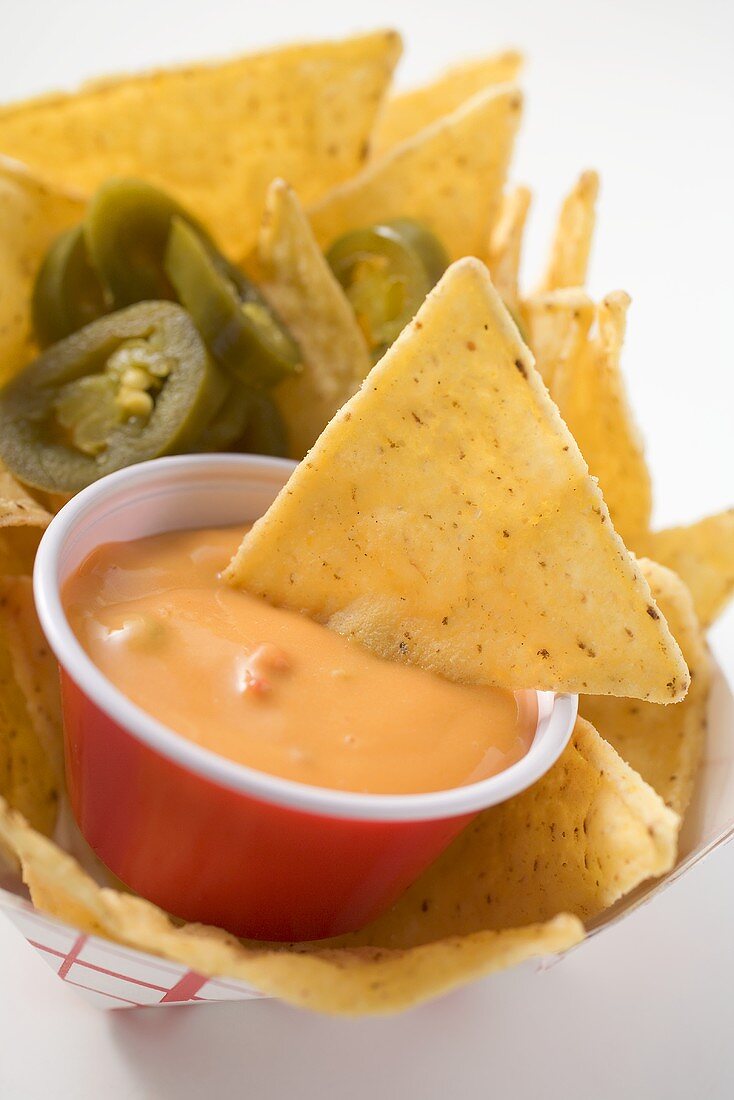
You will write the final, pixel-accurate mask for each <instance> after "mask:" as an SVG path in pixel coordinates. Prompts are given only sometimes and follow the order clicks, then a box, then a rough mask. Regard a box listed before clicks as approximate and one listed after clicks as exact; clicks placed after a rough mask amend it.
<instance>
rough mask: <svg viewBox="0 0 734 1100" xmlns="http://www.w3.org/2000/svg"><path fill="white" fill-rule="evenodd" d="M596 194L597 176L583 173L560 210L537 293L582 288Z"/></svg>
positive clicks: (589, 246)
mask: <svg viewBox="0 0 734 1100" xmlns="http://www.w3.org/2000/svg"><path fill="white" fill-rule="evenodd" d="M598 194H599V176H598V175H597V173H596V172H583V173H582V174H581V175H580V176H579V178H578V181H577V182H576V185H575V186H574V188H573V190H572V191H571V192H570V194H568V195H567V196H566V198H565V200H564V202H563V206H562V207H561V212H560V214H559V216H558V222H557V224H556V234H555V237H554V240H553V244H552V246H551V254H550V259H549V261H548V267H547V269H546V273H545V276H544V278H543V281H542V283H541V285H540V290H560V289H561V288H562V287H566V286H583V285H584V284H585V282H586V272H587V269H588V266H589V255H590V253H591V241H592V238H593V236H594V225H595V224H596V199H597V195H598Z"/></svg>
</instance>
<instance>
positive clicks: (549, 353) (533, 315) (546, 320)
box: [522, 287, 596, 397]
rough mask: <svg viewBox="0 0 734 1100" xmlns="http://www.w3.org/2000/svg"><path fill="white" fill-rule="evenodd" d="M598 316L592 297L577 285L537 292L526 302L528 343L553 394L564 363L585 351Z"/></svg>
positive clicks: (523, 315)
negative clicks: (590, 330)
mask: <svg viewBox="0 0 734 1100" xmlns="http://www.w3.org/2000/svg"><path fill="white" fill-rule="evenodd" d="M595 315H596V307H595V306H594V303H593V302H592V300H591V298H589V297H588V295H587V294H586V293H585V292H584V291H583V290H580V289H579V288H577V287H573V288H568V289H565V290H551V291H547V292H545V293H542V294H533V295H531V297H530V298H526V299H525V301H524V302H523V304H522V319H523V322H524V324H525V328H526V331H527V334H528V345H529V347H530V350H531V351H532V353H533V355H534V356H535V366H536V367H537V368H538V370H539V371H540V374H541V376H542V378H543V381H544V382H545V384H546V386H547V387H548V391H549V392H550V395H551V397H555V383H556V378H557V377H558V375H559V374H561V373H563V364H564V363H565V362H567V361H568V360H571V361H575V360H576V359H577V358H578V357H579V356H580V355H581V354H582V352H583V349H584V348H585V346H586V343H587V340H588V335H589V329H590V328H591V326H592V324H593V322H594V317H595Z"/></svg>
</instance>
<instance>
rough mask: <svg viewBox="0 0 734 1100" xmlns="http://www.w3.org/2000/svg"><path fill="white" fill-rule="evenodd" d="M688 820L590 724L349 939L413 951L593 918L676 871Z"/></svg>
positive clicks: (581, 724)
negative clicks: (562, 918)
mask: <svg viewBox="0 0 734 1100" xmlns="http://www.w3.org/2000/svg"><path fill="white" fill-rule="evenodd" d="M679 826H680V819H679V818H678V816H677V814H675V813H673V812H672V811H671V810H669V809H668V808H667V807H666V806H665V804H664V803H663V801H662V800H661V799H660V798H659V797H658V796H657V795H656V794H655V792H654V791H653V790H652V789H651V788H650V787H648V786H647V784H645V783H644V782H643V781H642V779H641V778H640V777H639V775H637V774H636V773H635V772H634V771H633V770H632V769H631V768H630V767H629V766H628V765H627V764H625V763H624V761H623V760H621V759H620V757H619V756H618V755H617V753H616V752H615V751H614V749H613V748H612V747H611V745H608V744H607V743H606V741H604V740H603V739H602V738H601V737H600V736H599V734H598V733H597V731H596V730H595V729H594V727H593V726H592V725H590V724H589V723H588V722H585V721H583V720H582V719H579V720H578V721H577V723H576V728H575V730H574V732H573V735H572V738H571V741H570V742H569V744H568V747H567V748H566V750H565V751H564V753H563V755H562V756H561V758H560V760H558V762H557V763H556V764H554V766H553V767H552V768H551V770H550V771H549V772H547V773H546V775H544V776H543V777H542V779H539V780H538V782H537V783H535V784H534V785H533V786H532V787H530V788H529V789H528V790H526V791H523V792H522V793H521V794H519V795H516V796H515V798H511V799H510V800H509V801H508V802H503V803H501V804H500V805H499V806H493V807H491V808H490V809H489V810H485V811H484V813H482V814H480V815H479V816H478V817H477V818H476V819H475V821H473V822H472V823H471V824H470V825H469V826H468V827H467V828H466V829H465V830H464V831H463V832H462V833H461V834H460V835H459V836H458V837H457V839H456V840H455V841H454V842H453V844H452V845H451V846H450V847H449V848H448V849H447V850H446V851H445V852H444V854H443V855H442V856H440V857H439V859H438V860H437V861H436V863H434V864H433V866H432V867H430V868H429V869H428V870H427V871H426V872H425V874H423V875H422V876H421V878H420V879H418V880H417V882H415V883H414V884H413V885H412V886H411V887H410V888H409V889H408V890H407V892H406V893H405V894H404V895H403V897H402V898H401V899H400V900H399V901H398V902H397V903H396V904H395V905H394V906H393V908H392V909H391V910H390V911H389V912H388V913H386V914H384V915H383V916H382V917H379V918H378V919H377V920H376V921H374V922H373V923H372V924H371V925H370V926H369V927H367V928H365V929H362V931H360V932H356V933H353V934H352V935H350V936H345V937H342V939H341V941H340V942H341V943H343V944H349V945H358V944H369V945H371V946H378V947H390V948H394V949H397V948H406V947H413V946H415V944H422V943H429V942H431V941H432V940H435V939H440V938H442V937H444V936H446V935H448V934H449V933H450V934H451V935H469V934H472V933H476V932H478V931H481V930H498V929H504V928H512V927H518V926H523V925H527V924H537V923H542V922H544V921H547V920H549V919H551V918H552V917H553V916H555V915H556V914H557V913H572V914H574V915H575V916H576V917H578V918H579V919H581V920H584V921H588V920H591V919H592V918H593V917H595V916H597V915H598V914H599V913H600V912H602V910H604V909H606V908H608V907H609V906H610V905H613V904H614V902H615V901H617V900H618V899H619V898H620V897H622V896H623V895H624V894H626V893H629V891H630V890H632V889H634V887H635V886H637V885H639V883H641V882H643V881H644V880H645V879H647V878H651V877H657V876H659V875H662V874H665V872H666V871H669V870H670V869H671V867H672V866H673V864H674V863H675V858H676V848H677V839H678V829H679Z"/></svg>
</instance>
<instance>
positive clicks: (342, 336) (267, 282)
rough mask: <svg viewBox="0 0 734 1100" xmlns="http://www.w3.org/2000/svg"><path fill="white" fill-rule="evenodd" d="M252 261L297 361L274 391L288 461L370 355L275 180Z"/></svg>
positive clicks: (293, 201) (365, 368) (295, 207)
mask: <svg viewBox="0 0 734 1100" xmlns="http://www.w3.org/2000/svg"><path fill="white" fill-rule="evenodd" d="M258 260H259V265H260V279H261V282H260V289H261V290H262V292H263V294H264V296H265V298H266V299H267V301H268V302H269V304H270V305H271V306H272V307H273V309H274V310H275V312H276V313H277V314H278V316H279V317H281V319H282V320H283V321H284V322H285V324H286V325H287V327H288V329H289V331H290V333H291V334H292V336H293V337H294V338H295V340H296V342H297V343H298V346H299V348H300V349H301V354H302V356H303V363H302V365H301V369H300V372H299V373H298V374H295V375H293V376H292V377H290V378H288V379H286V381H285V382H283V383H281V385H280V386H278V388H277V390H276V391H275V399H276V401H277V403H278V407H279V409H280V411H281V413H282V415H283V418H284V420H285V423H286V426H287V428H288V437H289V443H290V453H291V457H293V458H303V456H304V454H305V453H306V451H307V450H308V449H309V448H310V447H311V446H312V445H313V444H314V443H315V442H316V440H317V439H318V437H319V435H320V434H321V432H322V430H323V429H324V427H325V426H326V424H328V422H329V421H330V420H331V418H332V416H333V415H334V413H335V412H336V411H337V410H338V409H340V408H341V407H342V405H343V404H344V402H345V401H346V400H347V398H349V397H351V396H352V394H353V393H354V392H355V390H356V389H358V387H359V385H360V383H361V382H362V380H363V379H364V378H365V376H366V375H367V373H368V372H369V369H370V367H371V365H372V362H371V359H370V352H369V348H368V347H367V342H366V340H365V338H364V336H363V335H362V331H361V329H360V327H359V325H358V324H357V318H356V316H355V314H354V310H353V309H352V306H351V305H350V303H349V301H348V299H347V296H346V295H345V293H344V291H343V290H342V288H341V286H340V284H339V283H338V282H337V280H336V279H335V277H334V275H333V273H332V271H331V268H330V267H329V265H328V263H327V262H326V260H325V258H324V254H323V252H322V251H321V249H320V248H319V246H318V245H317V243H316V240H315V238H314V235H313V232H312V230H311V227H310V225H309V223H308V219H307V217H306V215H305V213H304V212H303V210H302V208H301V205H300V203H299V201H298V199H297V197H296V195H295V193H294V192H293V191H292V190H291V189H290V188H289V187H288V185H287V184H286V183H284V182H283V180H276V182H275V183H273V185H272V187H271V188H270V190H269V192H268V201H267V208H266V213H265V219H264V221H263V226H262V229H261V231H260V241H259V249H258Z"/></svg>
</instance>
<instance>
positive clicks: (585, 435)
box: [552, 291, 652, 547]
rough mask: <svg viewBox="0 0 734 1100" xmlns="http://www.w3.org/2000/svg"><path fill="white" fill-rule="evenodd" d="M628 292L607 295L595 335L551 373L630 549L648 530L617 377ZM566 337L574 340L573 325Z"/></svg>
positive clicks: (632, 426)
mask: <svg viewBox="0 0 734 1100" xmlns="http://www.w3.org/2000/svg"><path fill="white" fill-rule="evenodd" d="M629 304H630V299H629V297H628V295H626V294H625V293H623V292H622V291H617V292H616V293H613V294H609V295H608V296H607V297H606V298H605V299H604V300H603V302H601V304H600V305H599V308H598V310H597V329H598V332H597V334H596V335H595V336H594V337H593V338H592V339H591V340H587V341H585V343H583V344H582V345H581V346H580V347H578V346H577V354H567V355H564V356H563V357H562V358H561V361H560V362H559V363H558V364H557V365H556V369H555V372H554V374H553V388H552V393H553V397H554V399H555V401H556V403H557V405H558V408H559V410H560V413H561V416H562V417H563V419H564V420H565V421H566V423H567V424H568V427H569V429H570V430H571V434H572V435H573V437H574V439H575V440H576V442H577V443H578V445H579V447H580V449H581V453H582V454H583V456H584V458H585V459H586V461H587V462H588V464H589V469H590V470H591V473H592V474H593V475H594V476H595V477H597V478H598V479H599V487H600V488H601V491H602V493H603V494H604V500H605V501H606V503H607V507H608V508H609V513H610V515H611V517H612V523H613V524H614V527H615V529H616V530H617V531H618V532H619V534H620V535H621V536H622V538H623V539H624V541H625V543H626V544H627V545H628V546H632V547H636V546H637V545H638V543H639V540H640V539H641V538H643V537H644V535H645V533H646V532H647V531H648V530H649V526H650V516H651V514H652V482H651V479H650V473H649V470H648V468H647V463H646V462H645V450H644V445H643V443H642V437H641V436H640V433H639V430H638V428H637V425H636V423H635V421H634V416H633V414H632V409H631V408H630V404H629V401H628V399H627V392H626V388H625V384H624V379H623V377H622V371H621V366H620V358H621V352H622V344H623V342H624V332H625V324H626V314H627V309H628V307H629ZM569 340H570V341H574V342H575V331H574V323H572V325H571V327H570V329H569Z"/></svg>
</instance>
